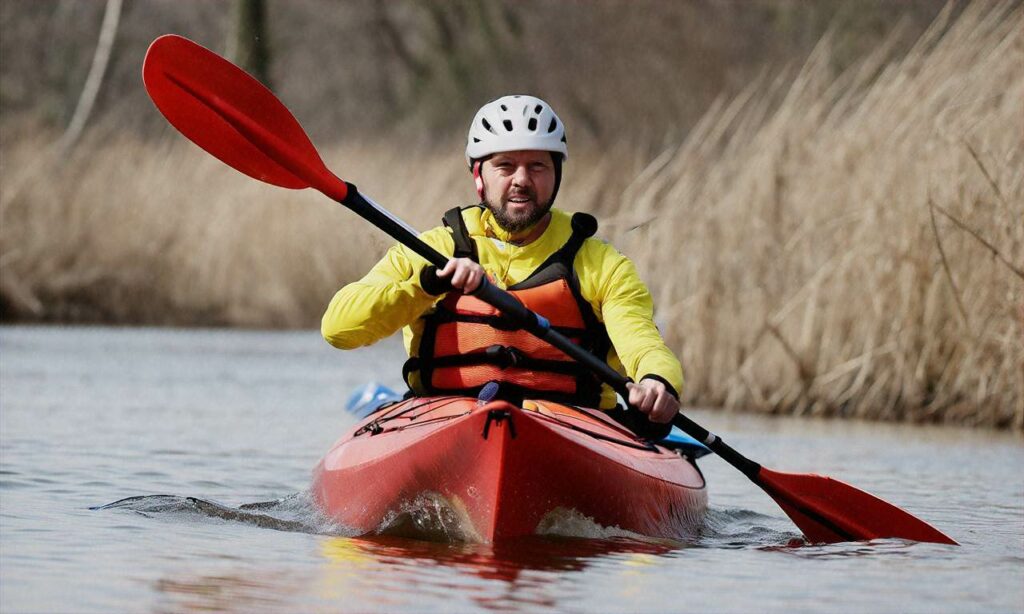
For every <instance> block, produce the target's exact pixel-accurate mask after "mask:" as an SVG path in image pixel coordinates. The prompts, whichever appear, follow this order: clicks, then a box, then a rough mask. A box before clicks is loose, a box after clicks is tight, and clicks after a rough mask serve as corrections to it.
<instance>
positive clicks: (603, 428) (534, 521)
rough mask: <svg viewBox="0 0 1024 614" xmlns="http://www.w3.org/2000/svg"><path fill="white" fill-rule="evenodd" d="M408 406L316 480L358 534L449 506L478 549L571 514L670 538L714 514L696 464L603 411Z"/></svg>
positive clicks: (445, 400)
mask: <svg viewBox="0 0 1024 614" xmlns="http://www.w3.org/2000/svg"><path fill="white" fill-rule="evenodd" d="M523 405H524V407H523V408H520V407H516V406H513V405H511V404H509V403H506V402H504V401H496V402H492V403H489V404H486V405H483V406H477V402H476V399H472V398H461V397H438V398H435V399H410V400H408V401H404V402H402V403H398V404H396V405H393V406H391V407H388V408H385V409H383V410H381V411H379V412H377V413H375V414H373V415H371V416H369V417H368V418H366V419H365V420H363V421H362V422H360V423H359V424H357V425H356V426H355V427H353V428H352V429H350V431H349V432H348V433H346V434H345V435H344V436H343V437H342V438H341V439H340V440H339V441H338V442H337V443H336V444H335V445H334V446H333V447H332V448H331V450H330V451H329V452H328V453H327V454H326V455H325V456H324V458H323V459H322V460H321V462H320V463H319V465H318V466H317V467H316V469H315V470H314V476H313V486H312V493H313V497H314V499H315V500H316V502H317V503H318V505H319V506H320V508H321V510H322V511H323V512H324V513H325V515H327V516H328V517H329V518H331V519H332V520H333V521H335V522H338V523H340V524H341V525H343V526H344V527H346V528H348V529H350V530H353V531H355V532H357V533H360V534H366V533H373V532H376V531H378V530H380V529H381V527H382V526H383V525H384V524H386V521H387V520H388V519H389V518H394V516H395V515H396V514H397V513H400V512H401V511H402V510H403V509H408V508H409V507H410V506H413V505H415V502H417V501H422V499H423V497H440V498H441V499H443V500H444V502H445V503H446V504H447V505H448V506H449V507H450V508H451V510H453V511H454V512H455V513H456V514H457V516H458V518H459V521H460V523H461V525H462V526H461V532H462V533H463V534H464V535H467V536H468V538H470V539H475V540H479V541H495V540H501V539H507V538H514V537H520V536H525V535H533V534H535V533H537V532H538V530H539V529H543V527H544V525H545V523H550V522H551V521H552V520H553V519H557V518H559V517H560V515H562V517H564V515H565V514H578V515H582V516H584V517H586V518H588V519H590V520H591V521H593V522H595V523H597V524H599V525H601V526H603V527H617V528H618V529H622V530H626V531H629V532H633V533H637V534H641V535H646V536H652V537H666V538H676V539H679V538H685V537H687V536H689V535H692V534H693V532H694V530H695V529H697V528H699V527H700V526H701V524H702V521H703V516H704V512H705V510H706V507H707V491H706V487H705V483H704V478H703V476H702V475H701V473H700V471H699V469H697V467H696V465H695V464H694V462H693V461H692V460H690V459H688V458H685V457H683V456H681V455H679V454H677V453H675V452H672V451H669V450H666V449H664V448H660V447H657V446H653V445H651V444H648V443H646V442H642V441H640V440H637V439H636V438H635V437H634V436H633V435H632V434H631V433H629V432H628V431H626V430H625V429H623V428H622V427H620V426H619V425H617V424H615V423H614V422H612V421H611V420H609V419H608V418H607V417H605V416H603V414H601V412H598V411H595V410H586V409H579V408H575V407H569V406H563V405H558V404H554V403H547V402H530V401H527V402H525V403H524V404H523Z"/></svg>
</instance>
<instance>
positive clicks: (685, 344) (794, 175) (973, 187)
mask: <svg viewBox="0 0 1024 614" xmlns="http://www.w3.org/2000/svg"><path fill="white" fill-rule="evenodd" d="M1022 15H1024V12H1022V10H1021V8H1020V6H1019V5H1017V6H1016V7H1012V6H1011V7H1009V8H1008V7H1007V6H1005V5H999V6H993V5H991V4H980V3H976V4H974V5H973V6H972V7H970V8H969V9H968V11H967V12H966V13H965V14H964V15H963V16H962V17H961V18H960V19H958V20H957V22H956V23H955V24H952V26H951V27H949V29H948V30H946V26H947V24H945V23H943V22H942V21H941V19H940V21H939V22H938V23H936V24H935V26H934V27H933V28H932V30H931V31H930V32H929V33H928V34H927V35H926V36H925V37H924V38H923V39H922V40H921V41H920V42H919V44H918V45H917V46H916V47H915V48H914V50H913V51H912V52H911V53H910V54H909V55H908V56H907V57H906V58H905V59H903V60H902V61H899V62H897V63H893V64H888V65H885V64H881V63H880V61H881V58H883V57H884V50H880V51H879V53H878V54H877V57H874V58H867V59H865V60H864V62H862V63H861V64H859V65H858V66H855V67H854V70H853V71H852V72H850V73H849V74H846V75H842V76H840V77H838V78H832V77H830V76H829V73H828V70H827V66H828V53H827V51H828V45H827V40H826V41H824V42H823V44H822V45H821V46H820V48H819V50H818V52H817V53H816V54H815V55H814V56H813V57H812V58H811V60H810V61H809V63H808V64H807V65H806V66H805V67H804V69H803V71H802V73H801V74H800V76H799V77H798V78H797V79H796V81H795V82H794V83H793V84H792V85H791V86H789V87H788V89H787V90H786V91H785V92H783V94H784V99H783V101H782V102H781V104H779V105H778V106H776V107H774V108H771V107H769V102H768V101H770V100H772V99H773V96H771V95H770V94H771V93H772V92H771V87H764V86H757V87H754V88H752V89H751V91H750V92H749V93H748V95H746V96H742V97H740V98H738V99H737V100H735V101H733V102H732V103H730V104H729V105H726V106H724V107H723V108H722V109H720V110H717V111H715V112H712V113H710V114H708V116H707V117H706V118H705V120H704V122H703V123H702V124H701V125H700V126H699V127H698V129H697V130H695V131H694V132H693V133H692V134H691V135H690V136H689V138H688V139H687V140H686V141H685V142H684V143H682V144H681V145H680V146H678V147H676V148H673V149H672V150H670V151H667V152H666V153H665V154H664V156H663V157H662V158H659V159H658V160H656V161H655V162H654V163H652V164H651V165H650V166H649V168H648V169H647V171H646V173H644V174H643V175H642V176H641V177H640V178H639V179H638V181H637V182H636V184H635V185H634V186H633V187H632V188H631V189H630V190H629V191H628V192H627V195H626V198H624V202H627V203H630V204H631V208H632V209H633V210H632V211H630V212H629V213H630V215H631V216H632V219H633V220H635V222H636V223H642V222H647V221H649V220H653V221H650V223H649V224H648V225H647V226H645V227H642V229H638V230H637V231H634V233H632V234H635V235H636V237H635V238H634V239H633V241H632V245H634V246H635V247H636V249H634V250H632V253H633V255H634V256H636V257H637V259H638V260H639V262H640V263H641V265H642V268H643V269H644V270H645V271H646V274H647V276H648V278H649V279H651V280H652V284H653V285H654V286H655V287H656V288H657V292H656V296H657V300H658V307H659V312H660V317H661V318H662V319H663V322H664V329H665V331H666V332H667V333H668V337H669V338H670V340H671V344H672V345H673V346H674V347H675V348H677V349H678V350H680V353H681V356H682V359H683V363H684V364H685V365H686V366H687V367H688V372H689V387H688V390H687V400H688V401H689V402H691V403H701V404H710V405H715V406H718V405H725V406H728V407H742V408H756V409H758V410H764V411H770V412H778V413H794V412H795V413H797V414H811V415H823V414H827V415H834V414H841V415H845V416H858V417H866V418H881V419H897V420H912V421H933V420H935V421H937V420H947V421H952V422H960V423H969V424H978V425H988V426H1001V427H1007V426H1013V427H1014V428H1016V429H1021V428H1022V427H1024V273H1022V272H1021V270H1022V269H1024V147H1022V139H1024V16H1022ZM623 211H624V213H623V215H625V211H626V209H624V210H623ZM625 225H626V226H629V225H630V224H628V223H627V224H625ZM629 234H630V233H627V234H625V235H623V237H622V239H624V240H623V241H620V242H621V243H623V244H629Z"/></svg>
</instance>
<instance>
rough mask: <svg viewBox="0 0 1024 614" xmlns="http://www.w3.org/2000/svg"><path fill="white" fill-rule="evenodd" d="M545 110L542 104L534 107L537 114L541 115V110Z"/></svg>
mask: <svg viewBox="0 0 1024 614" xmlns="http://www.w3.org/2000/svg"><path fill="white" fill-rule="evenodd" d="M543 110H544V107H542V106H540V105H537V106H535V107H533V112H534V113H536V114H537V115H540V112H541V111H543Z"/></svg>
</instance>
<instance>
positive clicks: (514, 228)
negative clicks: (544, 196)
mask: <svg viewBox="0 0 1024 614" xmlns="http://www.w3.org/2000/svg"><path fill="white" fill-rule="evenodd" d="M517 196H526V197H527V198H529V199H531V200H532V201H533V202H537V193H536V192H534V191H532V190H530V191H529V192H528V193H525V194H521V195H517ZM485 204H486V205H487V208H488V209H490V210H491V215H493V216H494V221H496V222H498V226H501V228H502V229H503V230H504V231H505V232H508V233H511V234H517V233H520V232H522V231H524V230H526V229H528V228H531V227H532V226H534V225H535V224H536V223H537V222H539V221H541V220H542V219H543V218H544V216H545V215H547V214H548V211H550V210H551V201H550V200H549V201H548V202H546V203H544V204H538V205H536V206H533V207H531V208H529V209H528V210H526V211H520V212H515V213H513V212H512V211H510V210H509V207H508V200H507V199H505V198H502V199H501V200H500V201H499V202H498V203H497V204H495V203H493V202H491V199H487V202H486V203H485Z"/></svg>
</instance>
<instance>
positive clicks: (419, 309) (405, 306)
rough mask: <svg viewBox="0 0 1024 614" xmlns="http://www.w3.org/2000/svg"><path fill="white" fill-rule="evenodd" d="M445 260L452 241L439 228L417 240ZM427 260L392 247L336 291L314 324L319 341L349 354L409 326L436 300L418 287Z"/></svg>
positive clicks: (451, 247) (396, 246) (410, 251)
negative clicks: (316, 326) (364, 272)
mask: <svg viewBox="0 0 1024 614" xmlns="http://www.w3.org/2000/svg"><path fill="white" fill-rule="evenodd" d="M420 238H421V239H423V241H424V242H426V243H427V244H428V245H430V246H431V247H433V248H434V249H436V250H437V251H439V252H441V253H442V254H445V255H450V254H452V253H453V252H454V242H453V241H452V238H451V235H450V234H449V233H448V231H447V230H445V229H444V228H440V227H439V228H435V229H433V230H430V231H427V232H426V233H423V234H422V235H421V236H420ZM426 266H427V261H426V260H424V259H423V258H421V257H420V256H418V255H417V254H415V253H414V252H413V251H412V250H410V249H409V248H407V247H405V246H404V245H394V246H392V247H391V248H390V249H389V250H388V251H387V253H386V254H385V255H384V257H383V258H382V259H381V260H380V261H379V262H378V263H377V264H375V265H374V266H373V268H372V269H370V272H369V273H367V274H366V276H365V277H363V278H362V279H360V280H359V281H356V282H353V283H350V284H348V285H347V286H345V287H344V288H342V289H341V290H339V291H338V292H337V293H336V294H335V295H334V298H333V299H331V303H330V305H328V306H327V311H326V312H325V313H324V317H323V319H322V320H321V322H320V332H321V333H322V334H323V336H324V339H326V340H327V342H328V343H330V344H331V345H333V346H334V347H336V348H339V349H342V350H351V349H354V348H358V347H363V346H366V345H370V344H373V343H376V342H377V341H380V340H381V339H384V338H386V337H390V336H391V335H392V334H394V333H395V332H397V331H398V330H399V329H401V328H402V327H403V326H406V325H408V324H411V323H412V322H413V321H415V320H416V319H417V318H418V317H419V316H420V315H422V314H423V312H425V311H426V310H428V309H430V308H431V307H432V306H433V304H434V303H435V302H436V301H437V300H438V299H439V298H440V297H437V296H433V295H431V294H428V293H427V292H425V291H424V290H423V289H422V288H421V287H420V272H421V271H422V270H423V268H424V267H426Z"/></svg>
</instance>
